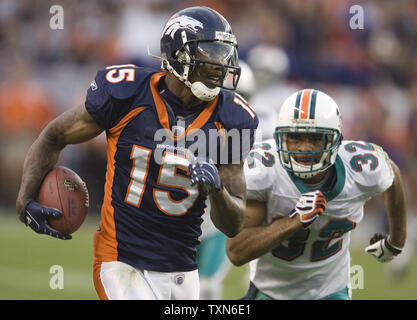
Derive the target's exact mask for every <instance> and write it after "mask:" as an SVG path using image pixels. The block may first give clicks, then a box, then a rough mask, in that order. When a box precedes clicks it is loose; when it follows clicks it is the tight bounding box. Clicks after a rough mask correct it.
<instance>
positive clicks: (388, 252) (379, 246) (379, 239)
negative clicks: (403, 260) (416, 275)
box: [365, 233, 402, 262]
mask: <svg viewBox="0 0 417 320" xmlns="http://www.w3.org/2000/svg"><path fill="white" fill-rule="evenodd" d="M369 244H370V245H369V246H367V247H366V248H365V252H366V253H369V254H370V255H372V256H373V257H374V258H375V259H377V260H378V261H379V262H389V261H391V260H392V259H394V257H395V256H397V255H399V254H400V253H401V252H402V249H401V248H398V247H394V246H393V245H392V244H390V243H389V241H388V235H387V234H383V233H375V234H374V236H373V237H372V238H371V240H370V241H369Z"/></svg>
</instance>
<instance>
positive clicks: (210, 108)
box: [151, 72, 219, 141]
mask: <svg viewBox="0 0 417 320" xmlns="http://www.w3.org/2000/svg"><path fill="white" fill-rule="evenodd" d="M165 74H166V73H165V72H160V73H156V74H154V75H153V76H152V78H151V91H152V96H153V99H154V101H155V106H156V111H157V113H158V118H159V122H160V123H161V125H162V127H163V128H165V129H166V130H167V132H168V134H169V135H170V136H171V138H173V139H174V140H175V141H177V140H179V139H183V138H184V137H186V136H187V134H188V133H190V132H192V131H194V130H197V129H200V128H201V127H202V126H204V124H205V123H206V122H207V121H208V119H209V118H210V117H211V115H212V114H213V112H214V109H215V108H216V106H217V101H218V100H219V97H216V98H215V99H213V100H212V101H210V102H209V103H208V104H207V107H206V108H204V110H203V111H202V112H201V113H200V114H199V115H198V117H197V118H196V119H195V120H194V121H193V122H192V123H191V125H190V126H189V127H188V128H187V129H186V130H185V131H184V133H183V134H181V135H180V136H178V137H174V135H173V134H172V132H171V128H170V125H169V118H168V112H167V110H166V107H165V103H164V101H163V100H162V98H161V96H160V95H159V92H158V83H159V80H160V79H161V77H162V76H164V75H165Z"/></svg>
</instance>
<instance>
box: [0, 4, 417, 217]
mask: <svg viewBox="0 0 417 320" xmlns="http://www.w3.org/2000/svg"><path fill="white" fill-rule="evenodd" d="M52 5H61V6H62V8H63V9H64V28H63V29H62V30H59V29H58V30H52V29H51V28H50V25H49V22H50V19H51V17H52V14H51V13H50V11H49V10H50V7H51V6H52ZM194 5H206V6H209V7H212V8H213V9H216V10H217V11H219V12H220V13H221V14H223V15H224V16H225V17H226V19H227V20H228V21H229V22H230V24H231V26H232V29H233V31H234V33H235V34H236V36H237V39H238V43H239V56H240V59H242V60H243V61H246V62H247V63H248V64H249V66H250V67H252V70H253V72H254V75H255V87H254V88H252V90H251V92H249V93H250V94H251V95H250V96H249V97H248V99H249V100H250V102H251V104H252V106H253V107H254V108H255V110H257V111H258V115H259V117H260V118H261V120H262V121H263V124H264V125H265V126H266V130H265V131H264V138H270V137H271V132H272V130H273V125H274V121H275V119H274V117H272V116H271V114H276V112H277V111H278V110H279V106H280V104H281V103H282V102H283V100H284V99H285V98H286V97H287V96H288V95H289V94H291V93H292V92H294V91H296V90H298V89H300V88H305V87H312V88H317V89H321V90H323V91H325V92H326V93H328V94H329V95H330V96H332V97H333V98H334V99H335V100H336V102H337V103H338V104H339V106H340V108H341V112H342V117H343V134H344V137H345V139H357V140H366V141H372V142H375V143H377V144H379V145H381V146H382V147H383V148H384V149H385V150H386V151H387V153H388V154H389V155H390V157H391V158H392V159H393V160H394V161H395V162H396V163H397V164H398V166H399V167H400V169H401V170H402V174H403V177H404V180H405V183H406V186H407V195H408V202H409V208H410V209H409V213H410V214H413V213H414V211H415V210H416V208H417V148H416V141H417V140H416V136H417V121H416V120H417V1H412V0H396V1H392V0H368V1H350V0H219V1H214V0H213V1H186V0H182V1H180V0H178V1H176V0H140V1H139V0H121V1H119V0H91V1H90V0H89V1H82V0H73V1H69V0H68V1H64V0H53V1H49V0H42V1H41V0H2V1H0V207H10V208H14V205H15V199H16V195H17V191H18V187H19V183H20V178H21V172H22V166H23V160H24V157H25V154H26V152H27V150H28V148H29V146H30V145H31V144H32V143H33V141H34V140H35V139H36V137H37V136H38V135H39V133H40V131H41V130H42V128H43V127H44V126H45V124H46V123H48V121H50V120H51V119H53V118H54V117H55V116H57V115H58V114H60V113H61V112H63V111H65V110H66V109H68V108H70V107H72V106H75V105H79V104H81V103H83V102H84V99H85V94H86V91H87V88H88V87H89V84H90V82H91V81H92V79H93V78H94V76H95V73H96V72H97V70H98V69H100V68H103V67H105V66H107V65H115V64H126V63H134V64H136V65H140V66H154V67H155V68H159V62H157V61H155V60H152V59H151V58H149V57H148V55H147V48H148V47H149V49H150V51H151V52H152V53H153V54H156V55H158V54H159V38H160V34H161V32H162V29H163V26H164V24H165V22H166V21H167V20H168V18H169V17H170V16H171V15H172V14H173V13H174V12H176V11H178V10H180V9H183V8H185V7H188V6H194ZM353 5H360V6H361V7H362V8H363V13H364V16H363V17H364V24H363V29H352V28H351V24H350V20H351V19H352V16H353V15H354V12H350V8H351V7H352V6H353ZM268 121H269V122H268ZM268 130H270V131H268ZM60 164H62V165H66V166H69V167H71V168H72V169H73V170H75V171H76V172H78V173H79V174H80V176H81V177H82V178H83V179H84V180H85V181H86V182H87V185H88V188H89V190H90V193H91V206H90V208H91V210H90V214H94V213H98V212H99V209H100V204H101V201H102V197H103V184H104V170H105V139H104V137H103V136H100V137H98V138H96V139H94V140H92V141H91V142H88V143H85V144H82V145H77V146H69V147H67V148H66V149H65V150H64V151H63V153H62V155H61V159H60ZM380 210H382V209H381V207H380V205H379V204H375V205H374V206H371V209H370V210H369V211H370V212H371V213H370V215H372V214H375V221H376V223H377V224H378V225H379V224H383V222H381V221H383V219H384V218H383V217H384V215H383V214H381V213H380V212H379V211H380ZM372 212H375V213H372Z"/></svg>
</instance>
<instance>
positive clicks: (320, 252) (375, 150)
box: [226, 89, 406, 300]
mask: <svg viewBox="0 0 417 320" xmlns="http://www.w3.org/2000/svg"><path fill="white" fill-rule="evenodd" d="M342 139H343V138H342V130H341V116H340V111H339V108H338V106H337V104H336V102H335V101H334V100H333V99H332V98H331V97H329V96H328V95H326V94H325V93H323V92H321V91H318V90H313V89H305V90H300V91H298V92H296V93H294V94H292V95H291V96H290V97H289V98H287V99H286V100H285V102H284V103H283V105H282V107H281V109H280V112H279V115H278V120H277V124H276V128H275V133H274V139H271V140H267V141H264V142H263V143H261V144H259V145H258V146H257V147H256V146H255V148H254V150H252V152H251V153H250V155H249V157H248V158H247V160H246V164H245V176H246V183H247V212H246V218H245V225H244V229H243V230H242V231H241V232H240V233H239V234H238V235H237V236H236V237H234V238H229V239H228V240H227V246H226V247H227V248H226V249H227V254H228V256H229V258H230V260H231V262H232V263H233V264H235V265H238V266H239V265H243V264H245V263H247V262H250V271H251V277H250V280H251V282H250V287H249V290H248V293H247V295H246V297H245V298H244V299H278V300H280V299H309V300H312V299H351V297H352V296H351V287H350V255H349V243H350V233H351V231H352V230H354V229H355V227H356V226H357V225H358V223H359V222H360V221H361V219H362V217H363V208H364V204H365V202H366V201H367V200H369V199H370V198H371V197H373V196H375V195H377V194H381V195H382V198H383V202H384V205H385V208H386V211H387V215H388V222H389V234H388V235H386V234H382V233H377V234H375V235H374V236H373V237H372V238H371V240H370V244H369V246H368V247H366V249H365V250H366V252H368V253H369V254H371V255H373V256H374V257H375V258H376V259H377V260H378V261H380V262H388V261H390V260H392V259H393V258H394V257H395V256H396V255H398V254H399V253H401V251H402V248H403V246H404V244H405V239H406V207H405V194H404V187H403V183H402V180H401V176H400V171H399V169H398V167H397V166H396V165H395V164H394V163H393V162H392V160H390V159H389V158H388V156H387V154H386V153H385V152H384V151H383V150H382V148H381V147H379V146H377V145H375V144H372V143H368V142H364V141H346V140H342Z"/></svg>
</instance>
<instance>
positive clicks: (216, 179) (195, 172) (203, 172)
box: [187, 156, 222, 196]
mask: <svg viewBox="0 0 417 320" xmlns="http://www.w3.org/2000/svg"><path fill="white" fill-rule="evenodd" d="M187 158H188V159H189V160H191V161H190V165H189V166H188V170H189V171H190V175H191V185H192V186H194V185H196V184H198V185H199V186H200V191H201V192H202V193H203V194H204V195H206V196H207V195H208V194H210V192H212V191H213V190H221V188H222V181H221V179H220V175H219V172H218V170H217V167H216V165H215V164H214V162H213V161H212V160H211V159H210V158H207V159H200V158H195V157H194V156H193V157H190V156H187Z"/></svg>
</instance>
